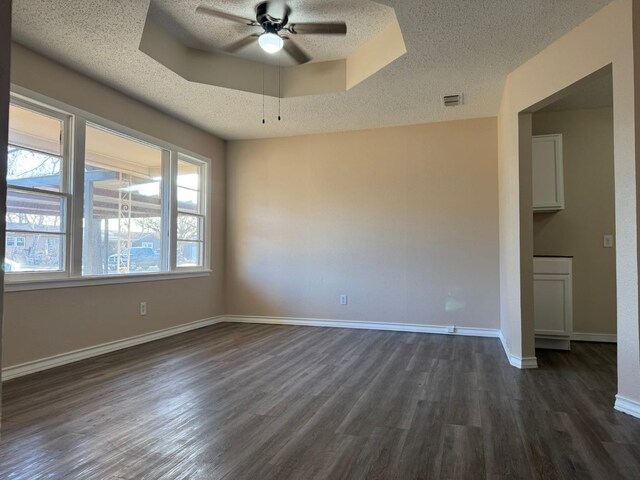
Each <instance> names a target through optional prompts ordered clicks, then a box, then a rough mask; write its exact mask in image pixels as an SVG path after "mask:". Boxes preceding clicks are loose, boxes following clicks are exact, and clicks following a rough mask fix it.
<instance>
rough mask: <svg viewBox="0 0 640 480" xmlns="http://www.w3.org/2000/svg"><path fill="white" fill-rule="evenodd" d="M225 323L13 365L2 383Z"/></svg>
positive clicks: (201, 324)
mask: <svg viewBox="0 0 640 480" xmlns="http://www.w3.org/2000/svg"><path fill="white" fill-rule="evenodd" d="M223 321H224V317H214V318H206V319H204V320H198V321H195V322H191V323H187V324H184V325H178V326H176V327H171V328H167V329H164V330H158V331H155V332H151V333H145V334H143V335H138V336H136V337H131V338H125V339H122V340H116V341H115V342H109V343H103V344H101V345H96V346H94V347H88V348H81V349H80V350H74V351H72V352H67V353H61V354H59V355H54V356H52V357H47V358H42V359H39V360H34V361H32V362H27V363H22V364H20V365H13V366H11V367H7V368H3V369H2V381H5V380H10V379H12V378H17V377H22V376H24V375H29V374H30V373H35V372H40V371H42V370H48V369H49V368H54V367H59V366H60V365H66V364H67V363H73V362H77V361H79V360H84V359H87V358H91V357H97V356H98V355H103V354H105V353H110V352H115V351H116V350H122V349H123V348H128V347H133V346H135V345H140V344H142V343H147V342H153V341H154V340H159V339H161V338H166V337H171V336H173V335H178V334H179V333H184V332H188V331H190V330H197V329H198V328H203V327H208V326H209V325H214V324H216V323H221V322H223Z"/></svg>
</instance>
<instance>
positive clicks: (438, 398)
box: [0, 324, 640, 480]
mask: <svg viewBox="0 0 640 480" xmlns="http://www.w3.org/2000/svg"><path fill="white" fill-rule="evenodd" d="M538 359H539V363H540V367H541V368H540V369H539V370H530V371H519V370H516V369H514V368H512V367H510V366H509V365H508V363H507V360H506V357H505V355H504V352H503V351H502V346H501V345H500V342H499V341H498V340H496V339H487V338H469V337H448V336H440V335H425V334H413V333H395V332H379V331H364V330H342V329H323V328H308V327H291V326H267V325H239V324H221V325H216V326H213V327H209V328H205V329H201V330H197V331H193V332H189V333H186V334H182V335H179V336H176V337H172V338H167V339H163V340H159V341H157V342H153V343H149V344H145V345H141V346H138V347H133V348H131V349H128V350H123V351H120V352H115V353H112V354H108V355H104V356H101V357H98V358H95V359H90V360H86V361H82V362H78V363H76V364H73V365H68V366H64V367H60V368H57V369H53V370H49V371H46V372H42V373H39V374H35V375H31V376H29V377H25V378H21V379H16V380H12V381H9V382H6V383H5V388H4V419H3V424H2V438H1V440H0V478H3V479H4V478H7V479H9V478H11V479H29V480H33V479H40V478H52V479H65V480H66V479H75V478H82V479H110V478H113V479H147V478H148V479H190V480H191V479H194V480H197V479H225V480H230V479H260V480H262V479H276V478H283V479H307V478H309V479H310V478H321V479H325V478H326V479H341V478H348V479H360V478H368V479H414V478H415V479H476V478H478V479H481V478H490V479H538V478H541V479H554V478H568V479H571V478H575V479H589V478H592V479H618V478H634V479H637V478H639V475H640V473H639V472H640V420H637V419H634V418H632V417H630V416H627V415H624V414H621V413H618V412H615V411H614V410H613V408H612V406H613V400H614V395H615V392H616V375H615V361H616V347H615V346H614V345H601V344H586V343H583V344H580V343H576V344H574V349H573V351H572V352H571V353H564V352H550V351H539V352H538Z"/></svg>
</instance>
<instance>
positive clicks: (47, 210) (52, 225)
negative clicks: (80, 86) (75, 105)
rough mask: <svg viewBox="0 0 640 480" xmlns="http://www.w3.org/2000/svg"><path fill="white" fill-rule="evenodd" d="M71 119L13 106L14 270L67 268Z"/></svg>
mask: <svg viewBox="0 0 640 480" xmlns="http://www.w3.org/2000/svg"><path fill="white" fill-rule="evenodd" d="M69 126H70V117H69V116H68V115H64V114H61V113H59V112H57V111H55V110H53V109H47V108H43V107H38V106H35V105H29V104H27V103H23V102H14V103H12V104H11V106H10V108H9V146H8V152H7V183H8V191H7V217H6V222H7V240H6V244H5V245H6V258H7V259H8V260H9V261H10V262H7V263H11V264H12V265H13V269H12V271H20V272H32V273H34V272H48V273H60V272H65V271H67V265H66V251H67V245H66V244H67V233H68V225H67V209H68V201H69V195H68V192H69V187H68V181H67V179H68V176H67V171H68V163H69V160H68V152H67V150H68V147H67V145H68V133H69Z"/></svg>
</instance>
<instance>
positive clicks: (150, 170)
mask: <svg viewBox="0 0 640 480" xmlns="http://www.w3.org/2000/svg"><path fill="white" fill-rule="evenodd" d="M48 103H49V102H48V101H47V104H48ZM51 104H52V105H45V104H44V103H41V102H39V101H32V100H31V99H28V98H26V97H23V96H20V95H17V94H12V99H11V106H10V112H9V147H8V171H7V182H8V193H7V216H6V221H7V239H6V258H5V262H4V268H5V271H6V272H7V273H10V274H11V275H9V276H8V277H7V278H8V281H9V282H11V281H28V282H31V281H39V280H44V281H48V280H56V279H63V280H64V279H78V280H79V279H82V278H89V277H91V278H96V277H98V278H105V279H109V278H113V277H123V276H125V277H126V276H127V275H141V274H143V275H154V274H155V275H157V274H161V273H171V272H192V271H203V270H205V268H207V267H208V265H207V264H206V259H207V258H208V255H207V246H206V239H205V235H206V234H207V232H206V227H205V226H206V225H207V221H208V219H207V214H208V213H207V207H206V203H207V202H206V199H207V187H208V184H207V181H206V178H207V177H206V172H207V161H206V159H204V158H199V157H198V156H196V155H193V154H190V153H188V152H184V151H182V150H181V149H179V148H177V147H175V146H173V145H170V144H167V143H166V142H163V141H161V140H155V139H151V138H149V137H146V136H144V135H142V134H138V133H137V132H134V131H131V130H129V129H126V128H124V127H120V126H118V125H115V124H112V123H110V122H107V121H104V120H102V119H99V118H97V117H95V116H93V115H91V114H87V113H85V112H80V111H77V110H75V109H73V108H71V107H66V106H64V105H59V104H57V103H56V102H51ZM74 192H78V193H77V194H74ZM105 281H106V280H105Z"/></svg>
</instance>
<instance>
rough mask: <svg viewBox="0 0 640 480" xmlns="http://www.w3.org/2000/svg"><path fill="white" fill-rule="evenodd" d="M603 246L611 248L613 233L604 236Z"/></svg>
mask: <svg viewBox="0 0 640 480" xmlns="http://www.w3.org/2000/svg"><path fill="white" fill-rule="evenodd" d="M603 246H604V248H613V235H605V236H604V242H603Z"/></svg>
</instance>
